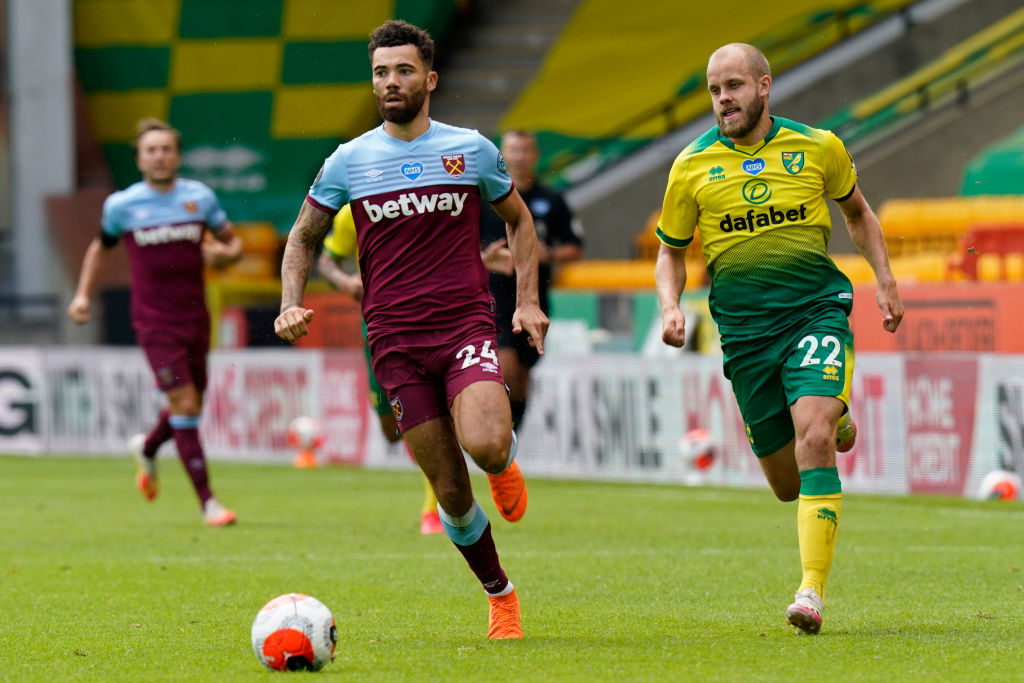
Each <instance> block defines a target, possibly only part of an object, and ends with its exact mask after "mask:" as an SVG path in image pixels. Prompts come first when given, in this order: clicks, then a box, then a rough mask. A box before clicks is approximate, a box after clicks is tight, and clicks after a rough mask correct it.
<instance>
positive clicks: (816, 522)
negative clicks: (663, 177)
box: [655, 43, 903, 633]
mask: <svg viewBox="0 0 1024 683" xmlns="http://www.w3.org/2000/svg"><path fill="white" fill-rule="evenodd" d="M707 83H708V91H709V92H710V93H711V102H712V105H713V108H714V112H715V118H716V119H717V122H718V125H717V126H715V127H714V128H711V129H710V130H709V131H707V132H706V133H704V134H703V135H701V136H700V137H698V138H697V139H696V140H694V141H693V142H692V143H691V144H690V145H689V146H687V147H686V149H684V150H683V151H682V152H681V153H680V154H679V156H678V157H677V158H676V160H675V162H674V164H673V165H672V169H671V171H670V173H669V178H668V187H667V189H666V192H665V201H664V205H663V207H662V215H661V221H660V223H659V225H658V230H657V234H658V237H659V238H660V240H661V245H660V247H659V252H658V260H657V263H656V265H655V281H656V284H657V290H658V299H659V301H660V304H661V314H662V339H663V341H664V342H665V343H666V344H669V345H672V346H682V344H683V342H684V341H685V334H686V330H685V327H684V323H685V320H684V317H683V313H682V311H681V310H680V308H679V298H680V296H681V295H682V292H683V286H684V285H685V283H686V264H685V261H684V260H683V254H684V252H685V250H686V246H687V245H688V244H689V243H690V242H691V241H692V240H693V235H694V233H695V231H698V230H699V231H700V238H701V243H702V245H703V252H704V258H705V259H706V261H707V264H708V274H709V275H710V277H711V293H710V297H709V304H710V308H711V313H712V316H713V317H714V319H715V321H716V322H717V323H718V327H719V331H720V332H721V337H722V351H723V354H724V359H723V362H724V366H725V375H726V377H728V378H729V380H730V381H731V382H732V387H733V393H734V394H735V396H736V401H737V403H738V404H739V408H740V412H741V414H742V415H743V420H744V422H745V423H746V428H747V435H748V437H749V439H750V445H751V448H752V449H753V451H754V453H755V455H757V458H758V461H759V462H760V464H761V468H762V470H763V471H764V474H765V477H766V478H767V480H768V483H769V485H770V486H771V488H772V491H773V492H774V493H775V495H776V496H777V497H778V498H779V499H780V500H782V501H792V500H795V499H797V498H799V503H798V507H797V533H798V537H799V545H800V561H801V565H802V569H803V578H802V581H801V583H800V586H799V588H798V589H797V592H796V596H795V600H794V602H793V603H792V604H791V605H790V606H789V607H788V608H787V610H786V618H787V621H788V622H789V623H790V624H792V625H793V626H794V627H795V629H796V630H797V631H800V632H804V633H817V632H818V631H819V629H820V628H821V613H822V609H823V607H824V598H825V583H826V580H827V579H828V574H829V570H830V569H831V566H832V557H833V553H834V549H835V538H836V531H837V529H838V524H839V513H840V506H841V501H842V489H841V485H840V481H839V473H838V470H837V469H836V450H837V448H838V450H840V451H846V450H849V449H850V448H852V447H853V443H854V440H855V439H856V426H855V425H854V423H853V420H852V419H851V416H850V413H849V396H850V380H851V378H852V375H853V361H854V354H853V335H852V334H851V332H850V326H849V322H848V320H847V317H848V316H849V313H850V311H851V309H852V307H853V291H852V287H851V285H850V281H849V279H847V277H846V276H845V275H843V273H842V272H840V271H839V269H838V268H837V267H836V265H835V264H834V263H833V262H832V260H831V259H830V258H829V256H828V253H827V249H828V242H829V238H830V236H831V230H832V228H831V221H830V218H829V212H828V206H827V204H826V202H825V199H826V198H828V199H831V200H833V201H835V202H836V203H837V204H838V206H839V208H840V210H841V211H842V213H843V216H844V218H845V221H846V227H847V229H848V230H849V232H850V236H851V238H852V240H853V243H854V244H855V245H856V247H857V249H858V250H859V251H860V253H861V254H862V255H863V256H864V258H865V259H867V261H868V263H869V264H870V265H871V268H872V270H873V271H874V273H875V279H876V280H877V283H878V293H877V296H876V299H877V302H878V306H879V308H880V309H881V312H882V318H883V320H882V325H883V327H884V328H885V329H886V330H887V331H889V332H895V331H896V328H897V327H899V324H900V321H901V320H902V319H903V303H902V302H901V300H900V295H899V292H898V291H897V287H896V279H895V278H894V277H893V274H892V269H891V268H890V266H889V256H888V253H887V251H886V247H885V239H884V237H883V235H882V230H881V226H880V225H879V223H878V218H877V217H876V216H875V214H874V212H873V211H872V210H871V207H870V206H869V205H868V203H867V201H866V200H865V199H864V196H863V195H862V194H861V191H860V189H859V188H858V187H857V169H856V167H855V166H854V164H853V160H852V159H851V157H850V155H849V154H848V153H847V151H846V148H845V147H844V145H843V143H842V142H841V141H840V140H839V138H837V137H836V136H835V135H833V134H832V133H831V132H829V131H824V130H819V129H816V128H812V127H810V126H806V125H803V124H800V123H796V122H795V121H789V120H787V119H784V118H781V117H777V116H771V115H769V113H768V95H769V92H770V90H771V84H772V77H771V69H770V67H769V65H768V60H767V59H766V58H765V56H764V54H762V53H761V51H760V50H758V49H757V48H755V47H753V46H751V45H746V44H740V43H731V44H729V45H725V46H723V47H721V48H719V49H718V50H716V51H715V52H714V53H712V55H711V58H710V59H709V61H708V67H707Z"/></svg>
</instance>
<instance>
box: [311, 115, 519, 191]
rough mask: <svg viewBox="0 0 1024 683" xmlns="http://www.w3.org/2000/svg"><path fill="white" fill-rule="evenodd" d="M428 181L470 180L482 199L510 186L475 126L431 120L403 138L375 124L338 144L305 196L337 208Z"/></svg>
mask: <svg viewBox="0 0 1024 683" xmlns="http://www.w3.org/2000/svg"><path fill="white" fill-rule="evenodd" d="M434 185H476V186H477V187H478V188H479V190H480V195H481V196H482V197H483V198H484V199H486V200H487V201H496V200H498V199H501V198H502V197H504V196H505V195H506V194H508V193H509V191H510V190H511V189H512V179H511V178H510V177H509V175H508V171H507V170H506V168H505V160H504V159H503V158H502V157H501V153H500V152H499V151H498V148H497V147H495V146H494V143H492V142H491V141H490V140H488V139H487V138H485V137H484V136H483V135H480V133H478V132H477V131H475V130H470V129H468V128H457V127H455V126H449V125H448V124H445V123H441V122H439V121H431V122H430V128H429V129H428V130H427V132H426V133H424V134H423V135H421V136H419V137H418V138H416V139H415V140H412V141H411V142H406V141H404V140H398V139H396V138H393V137H391V136H390V135H388V134H387V133H385V132H384V126H383V125H381V126H378V127H377V128H374V129H373V130H370V131H367V132H366V133H363V134H362V135H360V136H359V137H358V138H356V139H354V140H350V141H349V142H346V143H344V144H342V145H340V146H339V147H338V149H336V150H335V151H334V153H333V154H331V156H329V157H328V158H327V160H326V161H325V162H324V166H323V168H322V169H321V171H320V173H319V174H318V175H317V179H316V180H315V181H314V182H313V185H312V187H310V188H309V196H310V197H311V198H312V199H313V200H314V201H316V202H317V203H318V204H321V205H322V206H325V207H328V208H331V209H335V210H337V209H340V208H341V207H342V206H344V205H345V204H347V203H348V202H350V201H352V200H353V199H358V198H360V197H367V196H371V195H377V194H384V193H387V192H395V191H400V190H414V189H416V188H420V187H430V186H434Z"/></svg>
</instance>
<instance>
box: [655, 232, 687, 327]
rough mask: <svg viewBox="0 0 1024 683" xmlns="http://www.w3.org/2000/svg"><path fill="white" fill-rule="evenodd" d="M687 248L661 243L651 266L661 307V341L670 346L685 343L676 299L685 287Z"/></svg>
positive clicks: (684, 324)
mask: <svg viewBox="0 0 1024 683" xmlns="http://www.w3.org/2000/svg"><path fill="white" fill-rule="evenodd" d="M685 255H686V249H685V248H683V249H676V248H675V247H670V246H668V245H667V244H664V243H662V244H661V245H659V247H658V260H657V261H656V262H655V264H654V283H655V286H656V287H657V290H658V303H659V304H660V305H661V340H662V341H663V342H665V343H666V344H668V345H669V346H682V345H683V344H684V343H686V317H685V316H684V315H683V310H682V309H681V308H680V307H679V298H680V297H681V296H682V295H683V288H684V287H686V259H685V258H684V256H685Z"/></svg>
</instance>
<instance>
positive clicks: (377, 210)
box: [363, 192, 469, 223]
mask: <svg viewBox="0 0 1024 683" xmlns="http://www.w3.org/2000/svg"><path fill="white" fill-rule="evenodd" d="M468 197H469V193H468V192H461V193H454V192H441V193H436V192H435V193H434V194H431V195H418V194H416V193H415V192H409V193H408V194H400V195H398V198H397V199H390V200H388V201H386V202H384V203H383V204H372V203H371V202H370V201H369V200H366V199H364V200H363V209H364V210H365V211H366V215H367V217H369V219H370V221H371V222H372V223H379V222H380V221H381V220H383V219H384V218H398V217H399V216H415V215H416V214H424V213H435V212H445V211H446V212H448V213H450V214H451V216H452V217H453V218H454V217H455V216H458V215H459V214H461V213H462V209H463V208H464V207H465V206H466V199H467V198H468Z"/></svg>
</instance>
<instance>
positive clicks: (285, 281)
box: [274, 202, 331, 342]
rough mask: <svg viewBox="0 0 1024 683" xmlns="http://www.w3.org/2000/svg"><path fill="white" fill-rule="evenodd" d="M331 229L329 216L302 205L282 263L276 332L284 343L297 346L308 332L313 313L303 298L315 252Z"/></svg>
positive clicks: (313, 207)
mask: <svg viewBox="0 0 1024 683" xmlns="http://www.w3.org/2000/svg"><path fill="white" fill-rule="evenodd" d="M330 225H331V215H330V214H328V213H324V212H323V211H321V210H320V209H318V208H316V207H315V206H313V205H312V204H310V203H309V202H303V203H302V208H301V209H299V217H298V218H296V219H295V225H293V226H292V229H291V232H289V233H288V242H287V244H285V247H284V259H283V260H282V261H281V314H280V315H279V316H277V320H275V321H274V332H276V333H277V336H278V337H280V338H281V339H284V340H285V341H290V342H294V341H296V340H297V339H298V338H299V337H302V336H304V335H305V334H306V333H308V332H309V323H310V321H311V320H313V311H312V309H309V308H305V307H304V306H303V305H302V294H303V292H304V291H305V289H306V282H307V281H308V280H309V273H310V270H311V269H312V268H313V252H314V251H315V250H316V247H317V245H318V244H320V241H321V240H322V239H323V238H324V234H325V233H326V232H327V228H328V227H329V226H330Z"/></svg>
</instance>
